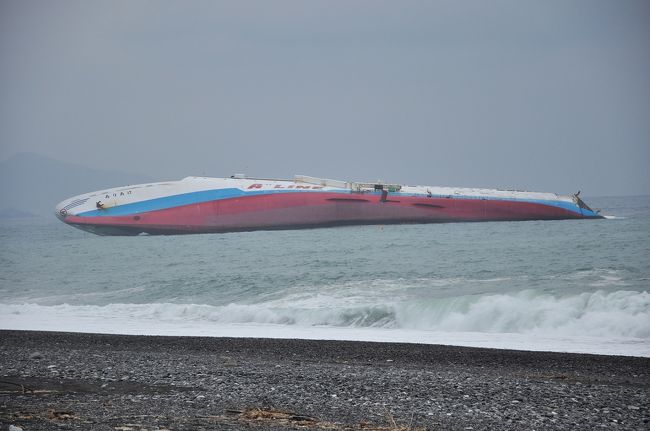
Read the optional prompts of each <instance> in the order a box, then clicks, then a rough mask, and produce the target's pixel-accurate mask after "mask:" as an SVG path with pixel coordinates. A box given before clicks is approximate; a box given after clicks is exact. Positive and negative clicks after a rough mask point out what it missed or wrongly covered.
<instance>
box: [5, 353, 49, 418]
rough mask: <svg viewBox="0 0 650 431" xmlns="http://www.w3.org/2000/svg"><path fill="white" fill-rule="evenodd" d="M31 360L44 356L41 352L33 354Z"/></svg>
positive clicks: (30, 356)
mask: <svg viewBox="0 0 650 431" xmlns="http://www.w3.org/2000/svg"><path fill="white" fill-rule="evenodd" d="M29 359H43V354H42V353H41V352H33V353H32V354H31V355H29ZM12 426H13V425H12Z"/></svg>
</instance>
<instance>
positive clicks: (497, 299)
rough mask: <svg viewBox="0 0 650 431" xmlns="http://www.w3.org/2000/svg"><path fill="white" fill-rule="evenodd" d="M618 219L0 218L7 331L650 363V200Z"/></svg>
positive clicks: (615, 204)
mask: <svg viewBox="0 0 650 431" xmlns="http://www.w3.org/2000/svg"><path fill="white" fill-rule="evenodd" d="M588 203H589V204H590V205H591V206H593V207H595V208H602V210H603V213H604V214H608V215H614V216H616V217H615V218H614V219H609V220H582V221H545V222H541V221H540V222H498V223H457V224H430V225H398V226H360V227H345V228H331V229H310V230H300V231H270V232H269V231H260V232H246V233H231V234H207V235H189V236H139V237H99V236H94V235H91V234H88V233H85V232H82V231H79V230H76V229H73V228H71V227H69V226H65V225H64V224H62V223H59V222H57V221H56V220H55V219H54V217H52V219H51V220H50V219H47V220H43V219H34V220H14V221H7V222H6V223H4V224H3V225H2V226H1V227H0V242H2V244H3V246H2V247H0V265H1V266H2V270H1V271H0V295H1V297H2V299H1V300H0V328H3V329H38V330H61V331H83V332H107V333H124V334H161V335H167V334H169V335H171V334H175V335H209V336H253V337H289V338H295V337H299V338H316V339H321V338H325V339H350V340H376V341H408V342H420V343H440V344H457V345H473V346H486V347H505V348H518V349H529V350H554V351H572V352H590V353H604V354H621V355H635V356H650V293H649V292H648V291H649V287H650V264H649V263H648V256H650V241H649V240H650V197H648V196H645V197H621V198H594V199H588Z"/></svg>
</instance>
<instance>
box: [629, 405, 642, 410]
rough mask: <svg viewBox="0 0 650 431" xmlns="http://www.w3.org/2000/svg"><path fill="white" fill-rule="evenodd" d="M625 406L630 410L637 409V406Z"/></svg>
mask: <svg viewBox="0 0 650 431" xmlns="http://www.w3.org/2000/svg"><path fill="white" fill-rule="evenodd" d="M627 408H628V409H630V410H639V407H637V406H627Z"/></svg>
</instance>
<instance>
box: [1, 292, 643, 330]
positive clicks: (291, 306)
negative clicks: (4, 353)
mask: <svg viewBox="0 0 650 431" xmlns="http://www.w3.org/2000/svg"><path fill="white" fill-rule="evenodd" d="M0 310H1V312H2V313H3V314H4V316H5V318H6V319H7V321H9V320H11V319H14V320H16V321H23V320H27V321H29V320H32V321H38V320H39V319H45V320H51V321H55V322H56V321H58V320H59V319H64V320H68V321H70V320H74V321H76V322H80V321H88V320H92V321H103V322H107V321H112V322H115V324H116V325H138V324H140V323H141V324H143V325H145V326H152V325H154V324H156V323H174V324H181V325H186V326H191V325H193V324H200V325H206V324H207V325H213V324H220V325H233V324H273V325H287V326H300V327H313V326H329V327H349V328H390V329H405V330H424V331H441V332H484V333H519V334H543V335H562V336H569V335H580V336H592V337H633V338H641V339H650V325H649V324H648V322H650V293H648V292H646V291H644V292H636V291H625V290H619V291H614V292H605V291H596V292H585V293H580V294H574V295H567V296H554V295H545V294H538V293H535V292H534V291H532V290H527V291H522V292H518V293H511V294H490V295H467V296H459V297H453V298H438V299H427V300H424V301H412V300H411V301H402V302H400V301H396V302H384V303H365V304H364V303H363V302H362V301H351V302H347V301H345V300H344V299H343V298H332V297H329V296H327V295H318V296H316V297H311V298H309V299H308V300H307V299H303V300H300V299H297V300H295V301H293V300H289V298H284V299H283V300H275V301H267V302H264V303H258V304H229V305H225V306H210V305H196V304H173V303H153V304H109V305H104V306H97V305H68V304H63V305H54V306H43V305H36V304H2V305H0ZM9 316H12V317H9ZM3 320H4V319H3ZM10 326H15V325H10ZM18 326H20V325H18ZM43 329H45V328H43ZM48 329H57V328H51V327H49V328H48Z"/></svg>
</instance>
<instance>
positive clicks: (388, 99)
mask: <svg viewBox="0 0 650 431" xmlns="http://www.w3.org/2000/svg"><path fill="white" fill-rule="evenodd" d="M0 145H1V146H0V158H1V159H5V158H7V157H9V156H11V155H12V154H14V153H18V152H23V151H30V152H35V153H40V154H43V155H47V156H50V157H54V158H57V159H60V160H65V161H70V162H74V163H79V164H85V165H88V166H90V167H93V168H101V169H112V170H122V171H128V172H134V173H142V174H144V175H148V176H151V177H152V178H156V179H160V180H165V179H174V178H180V177H183V176H186V175H201V174H206V175H213V176H226V175H230V174H232V173H235V172H244V173H246V174H248V175H255V176H280V177H286V176H291V175H293V174H294V173H301V174H308V175H314V176H324V177H330V178H341V179H355V180H364V179H367V180H373V179H378V178H382V179H385V180H388V181H396V182H404V183H408V184H431V185H461V186H484V187H488V186H495V187H513V188H525V189H535V190H548V191H556V192H573V191H575V190H577V189H578V188H580V189H582V190H583V192H584V193H585V194H588V195H608V194H649V193H650V169H649V168H648V164H649V162H650V2H649V1H647V0H640V1H629V0H622V1H614V0H611V1H598V0H585V1H570V0H569V1H567V0H558V1H553V0H544V1H521V0H513V1H497V0H491V1H422V2H413V1H392V2H382V1H346V2H343V1H340V2H338V1H259V2H258V1H232V2H224V1H189V2H187V1H158V0H156V1H29V0H27V1H25V0H19V1H8V0H1V1H0ZM117 185H119V184H116V186H117Z"/></svg>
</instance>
